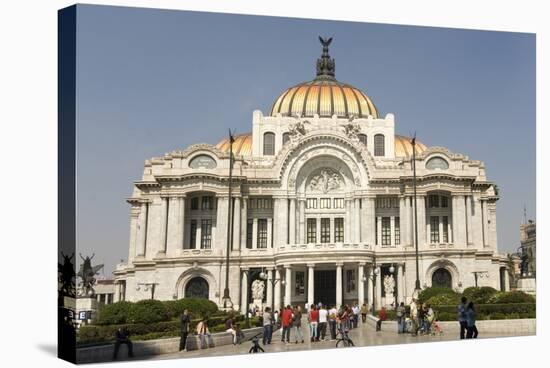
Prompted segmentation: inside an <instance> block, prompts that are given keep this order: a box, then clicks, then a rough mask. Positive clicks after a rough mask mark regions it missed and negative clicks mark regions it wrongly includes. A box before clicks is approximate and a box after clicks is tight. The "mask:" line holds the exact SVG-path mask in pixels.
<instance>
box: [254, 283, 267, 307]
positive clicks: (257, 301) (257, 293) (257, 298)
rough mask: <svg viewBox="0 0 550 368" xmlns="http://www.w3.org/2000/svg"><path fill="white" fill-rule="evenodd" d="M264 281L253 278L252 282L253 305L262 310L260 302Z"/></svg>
mask: <svg viewBox="0 0 550 368" xmlns="http://www.w3.org/2000/svg"><path fill="white" fill-rule="evenodd" d="M264 290H265V283H264V282H263V281H262V280H254V282H253V283H252V299H253V301H254V307H258V308H260V310H262V302H263V299H264Z"/></svg>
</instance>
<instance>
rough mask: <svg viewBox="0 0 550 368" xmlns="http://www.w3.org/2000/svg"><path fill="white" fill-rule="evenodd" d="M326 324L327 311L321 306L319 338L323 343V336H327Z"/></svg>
mask: <svg viewBox="0 0 550 368" xmlns="http://www.w3.org/2000/svg"><path fill="white" fill-rule="evenodd" d="M327 322H328V311H327V308H326V307H325V306H324V305H321V309H319V333H318V335H319V338H320V339H321V340H323V341H325V336H326V334H327Z"/></svg>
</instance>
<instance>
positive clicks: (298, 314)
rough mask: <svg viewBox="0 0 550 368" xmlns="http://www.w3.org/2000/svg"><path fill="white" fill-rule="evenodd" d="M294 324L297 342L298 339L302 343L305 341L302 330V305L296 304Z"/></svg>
mask: <svg viewBox="0 0 550 368" xmlns="http://www.w3.org/2000/svg"><path fill="white" fill-rule="evenodd" d="M292 326H293V329H294V337H295V339H296V342H295V343H296V344H297V343H298V340H301V341H302V344H303V343H304V334H303V332H302V307H300V306H299V305H298V306H296V309H295V310H294V315H293V317H292Z"/></svg>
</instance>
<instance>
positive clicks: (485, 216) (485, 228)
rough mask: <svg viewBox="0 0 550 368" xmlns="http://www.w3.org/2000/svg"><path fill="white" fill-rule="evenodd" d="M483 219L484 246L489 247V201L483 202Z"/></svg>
mask: <svg viewBox="0 0 550 368" xmlns="http://www.w3.org/2000/svg"><path fill="white" fill-rule="evenodd" d="M481 219H482V229H483V232H482V234H483V246H484V247H488V246H489V227H488V226H487V220H488V219H489V211H488V210H487V201H481Z"/></svg>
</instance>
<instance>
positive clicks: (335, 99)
mask: <svg viewBox="0 0 550 368" xmlns="http://www.w3.org/2000/svg"><path fill="white" fill-rule="evenodd" d="M278 113H281V114H282V115H283V116H295V115H297V114H298V115H300V116H309V117H311V116H313V115H315V114H317V115H319V116H321V117H331V116H332V115H337V116H338V117H345V118H349V117H351V116H352V115H353V116H354V117H356V118H366V117H368V116H369V115H372V117H373V118H378V111H377V110H376V106H374V104H373V103H372V101H371V99H370V98H369V97H368V96H367V95H365V94H364V93H363V92H362V91H361V90H359V89H357V88H355V87H353V86H350V85H349V84H344V83H340V82H338V81H337V80H335V79H334V80H330V79H320V78H315V79H314V80H312V81H310V82H304V83H300V84H298V85H296V86H294V87H290V88H288V89H287V90H286V91H284V92H283V93H282V94H281V95H280V96H279V98H277V100H276V101H275V103H274V104H273V107H272V108H271V113H270V115H271V116H276V115H277V114H278Z"/></svg>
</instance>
